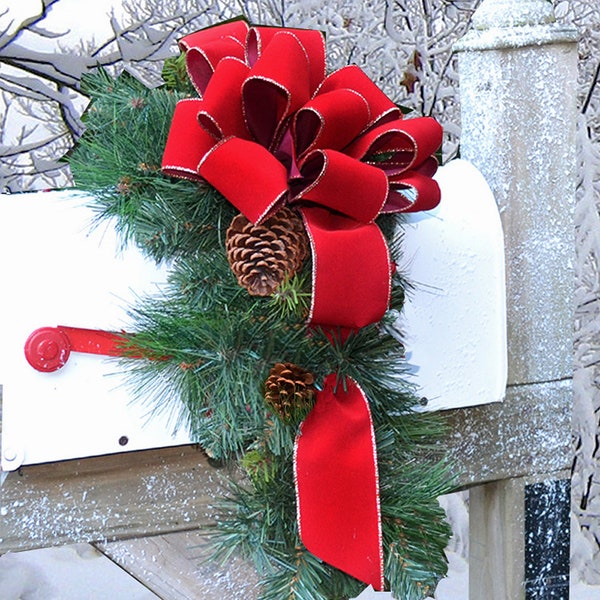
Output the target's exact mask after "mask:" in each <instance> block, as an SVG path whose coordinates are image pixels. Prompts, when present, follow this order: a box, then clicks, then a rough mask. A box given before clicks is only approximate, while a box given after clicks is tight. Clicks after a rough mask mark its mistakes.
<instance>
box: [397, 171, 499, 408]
mask: <svg viewBox="0 0 600 600" xmlns="http://www.w3.org/2000/svg"><path fill="white" fill-rule="evenodd" d="M436 180H437V181H438V183H439V185H440V188H441V190H442V201H441V202H440V204H439V206H438V207H437V208H435V209H434V210H432V211H429V212H426V213H414V214H411V215H408V225H407V226H406V227H405V237H404V245H403V248H404V256H405V261H406V264H405V265H402V268H403V270H404V271H405V272H406V273H407V277H408V279H409V281H411V282H412V283H413V284H414V285H415V289H414V291H413V292H412V293H410V294H409V297H408V301H407V302H406V304H405V307H404V311H403V313H402V324H401V328H402V331H403V332H404V336H405V345H406V351H407V359H408V362H409V363H410V364H411V365H414V369H415V378H414V381H415V383H416V384H417V385H418V386H419V390H420V394H421V395H422V397H423V398H424V399H425V398H426V399H427V403H426V406H425V407H424V408H425V409H427V410H436V409H446V408H460V407H465V406H472V405H477V404H487V403H490V402H497V401H500V400H502V399H503V397H504V393H505V389H506V379H507V351H506V299H505V298H506V289H505V277H504V238H503V234H502V225H501V223H500V215H499V213H498V209H497V207H496V203H495V201H494V197H493V195H492V192H491V191H490V188H489V187H488V185H487V183H486V182H485V180H484V178H483V176H482V175H481V173H479V171H478V170H477V169H476V168H475V167H474V166H473V165H472V164H470V163H469V162H467V161H464V160H454V161H451V162H450V163H448V164H447V165H446V166H444V167H442V168H440V169H439V170H438V172H437V174H436Z"/></svg>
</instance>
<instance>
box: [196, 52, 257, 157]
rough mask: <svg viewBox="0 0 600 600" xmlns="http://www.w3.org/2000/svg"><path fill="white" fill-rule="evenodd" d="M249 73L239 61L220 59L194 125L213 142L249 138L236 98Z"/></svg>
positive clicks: (240, 104)
mask: <svg viewBox="0 0 600 600" xmlns="http://www.w3.org/2000/svg"><path fill="white" fill-rule="evenodd" d="M249 71H250V69H249V68H248V67H247V66H246V64H245V63H243V62H242V61H241V60H238V59H237V58H224V59H223V60H222V61H221V62H220V63H219V65H218V67H217V69H216V70H215V73H214V75H213V77H212V78H211V80H210V82H209V83H208V85H207V87H206V92H205V94H204V98H203V100H202V104H201V105H200V106H199V109H200V110H199V111H198V122H199V123H200V125H201V126H202V127H203V128H204V129H205V130H206V131H207V132H208V133H210V135H211V136H213V137H214V138H215V141H216V140H219V139H221V138H224V137H229V136H236V137H241V138H244V139H249V138H250V134H249V132H248V129H247V127H246V120H245V118H244V113H243V109H242V97H241V96H240V94H239V90H240V87H241V85H242V84H243V82H244V81H245V80H246V78H247V77H248V73H249ZM198 162H200V161H198ZM196 166H198V165H196Z"/></svg>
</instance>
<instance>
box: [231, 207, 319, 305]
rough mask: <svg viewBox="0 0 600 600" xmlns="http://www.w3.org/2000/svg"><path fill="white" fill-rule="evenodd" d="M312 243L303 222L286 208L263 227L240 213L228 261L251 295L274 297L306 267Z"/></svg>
mask: <svg viewBox="0 0 600 600" xmlns="http://www.w3.org/2000/svg"><path fill="white" fill-rule="evenodd" d="M308 243H309V242H308V236H307V234H306V231H305V229H304V224H303V222H302V219H301V218H300V215H299V214H298V213H297V212H296V211H295V210H292V209H291V208H287V207H285V208H282V209H281V210H279V211H278V212H277V213H276V214H275V215H273V216H272V217H271V218H269V219H267V220H266V221H264V223H261V224H260V225H254V224H253V223H251V222H250V221H248V219H246V217H245V216H244V215H241V214H240V215H237V216H236V217H235V218H234V219H233V221H232V222H231V225H230V226H229V228H228V229H227V236H226V249H227V259H228V260H229V264H230V265H231V269H232V271H233V272H234V274H235V276H236V277H237V280H238V282H239V284H240V285H241V286H242V287H244V288H246V289H247V290H248V293H249V294H250V295H252V296H270V295H271V294H273V292H275V291H276V290H277V288H278V287H279V286H280V285H281V283H283V281H284V280H285V279H286V277H292V276H293V275H294V274H295V273H296V272H297V271H298V270H299V269H300V268H301V267H302V264H303V263H304V260H305V259H306V257H307V255H308Z"/></svg>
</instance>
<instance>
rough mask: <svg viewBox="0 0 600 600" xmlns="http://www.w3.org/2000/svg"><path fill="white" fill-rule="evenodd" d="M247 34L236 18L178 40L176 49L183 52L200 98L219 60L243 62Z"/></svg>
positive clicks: (245, 24)
mask: <svg viewBox="0 0 600 600" xmlns="http://www.w3.org/2000/svg"><path fill="white" fill-rule="evenodd" d="M247 33H248V24H247V23H246V21H244V20H241V19H238V20H236V21H231V22H229V23H222V24H221V25H218V26H216V27H207V28H206V29H201V30H200V31H196V32H194V33H191V34H189V35H186V36H185V37H183V38H181V40H179V47H180V48H181V50H182V52H185V60H186V65H187V70H188V74H189V76H190V79H191V81H192V83H193V84H194V87H195V88H196V90H197V91H198V94H200V96H202V95H203V94H204V91H205V90H206V86H207V85H208V82H209V81H210V78H211V77H212V75H213V73H214V72H215V69H216V68H217V65H218V64H219V61H220V60H221V59H222V58H225V57H235V58H239V59H242V60H243V59H244V40H245V39H246V34H247Z"/></svg>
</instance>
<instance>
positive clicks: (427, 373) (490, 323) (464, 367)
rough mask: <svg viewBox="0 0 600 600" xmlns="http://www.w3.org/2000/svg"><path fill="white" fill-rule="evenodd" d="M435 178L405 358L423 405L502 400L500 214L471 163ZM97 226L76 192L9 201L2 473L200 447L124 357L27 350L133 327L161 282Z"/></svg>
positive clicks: (409, 265) (413, 236)
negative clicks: (130, 372) (63, 329)
mask: <svg viewBox="0 0 600 600" xmlns="http://www.w3.org/2000/svg"><path fill="white" fill-rule="evenodd" d="M436 177H437V180H438V182H439V183H440V186H441V189H442V202H441V204H440V205H439V207H438V208H436V209H435V210H433V211H430V212H428V213H417V214H414V215H410V216H409V217H408V225H407V227H406V228H405V240H404V255H405V259H406V264H405V265H402V268H403V270H404V271H405V272H407V275H408V278H409V280H410V281H412V282H413V283H414V284H415V290H414V291H413V292H412V293H411V294H410V296H409V299H408V301H407V303H406V307H405V310H404V312H403V315H402V328H403V331H404V334H405V342H406V348H407V358H408V361H409V363H411V364H412V365H414V366H415V370H416V373H415V382H416V383H417V384H418V386H419V388H420V393H421V394H422V396H423V397H426V398H427V399H428V403H427V407H426V408H427V409H438V408H456V407H461V406H468V405H473V404H482V403H487V402H494V401H498V400H501V399H502V397H503V395H504V389H505V386H506V331H505V318H506V317H505V299H504V297H505V290H504V259H503V257H504V252H503V238H502V230H501V226H500V219H499V215H498V212H497V210H496V206H495V203H494V199H493V197H492V194H491V192H490V190H489V188H488V186H487V185H486V183H485V181H484V180H483V178H482V176H481V175H480V174H479V172H478V171H477V170H476V169H475V168H474V167H473V166H472V165H470V164H469V163H467V162H465V161H461V160H458V161H453V162H452V163H450V164H449V165H447V166H445V167H443V168H441V169H440V170H439V171H438V174H437V176H436ZM92 221H93V212H92V211H91V209H90V208H88V207H86V197H85V196H83V195H78V194H77V193H75V192H47V193H33V194H20V195H14V196H0V257H1V258H0V277H1V279H2V291H3V292H2V310H1V311H0V328H1V331H2V338H1V340H0V384H2V387H3V415H2V419H3V423H2V463H1V466H2V470H4V471H10V470H14V469H17V468H18V467H20V466H21V465H25V464H34V463H41V462H49V461H55V460H65V459H70V458H81V457H86V456H95V455H101V454H110V453H115V452H122V451H126V450H140V449H145V448H157V447H164V446H170V445H178V444H186V443H189V442H190V440H189V437H188V434H187V432H186V431H184V430H179V431H176V430H175V429H174V428H175V424H174V422H170V421H169V418H168V415H165V414H163V413H158V414H153V415H152V418H150V414H149V411H150V410H151V408H150V407H148V406H145V405H143V404H142V403H141V402H139V401H136V400H134V399H133V398H132V397H131V395H130V393H129V388H128V386H127V384H126V381H125V380H126V376H125V375H124V374H122V373H119V372H118V370H119V365H118V363H117V362H115V360H114V359H110V358H107V357H104V356H99V355H93V354H85V353H78V352H74V353H72V354H71V356H70V357H69V358H68V361H67V362H66V363H65V364H64V366H63V367H62V368H60V369H57V370H52V369H47V371H49V372H40V371H38V370H36V369H34V368H32V366H31V365H30V364H29V362H28V359H27V358H26V356H25V352H24V346H25V344H26V341H27V340H28V338H30V336H31V334H32V333H33V332H34V331H37V330H38V329H39V328H48V327H49V328H55V327H57V326H67V329H68V328H84V329H97V330H105V331H113V332H114V331H116V332H118V331H120V330H124V331H127V330H128V325H129V321H128V318H127V309H128V307H129V306H131V305H133V304H135V299H136V296H138V297H139V296H140V295H144V294H147V293H152V291H153V290H155V289H156V286H157V285H160V284H161V283H163V282H164V280H165V271H163V270H160V269H157V267H156V266H155V264H154V263H153V262H152V261H150V260H148V259H146V258H144V257H143V256H142V254H141V253H140V252H139V251H137V250H135V249H133V248H129V249H126V250H122V251H119V242H118V239H117V235H116V233H115V231H114V228H113V227H112V226H111V225H110V224H107V223H106V222H103V223H102V225H101V226H99V227H98V228H92V227H91V224H92ZM51 333H52V332H51ZM67 333H68V331H67ZM61 335H62V334H61ZM59 338H60V335H59V336H58V338H55V337H52V339H51V340H50V341H49V342H48V341H47V340H46V339H45V338H44V337H43V335H42V336H41V337H36V338H35V340H34V343H33V345H34V346H35V347H36V349H38V350H40V352H41V355H42V362H44V361H46V359H48V358H49V359H52V360H54V357H55V356H59V358H60V361H59V362H64V360H63V359H65V358H66V357H64V356H62V355H59V354H60V353H59V352H58V351H57V349H56V339H59ZM30 339H31V338H30ZM50 355H52V356H50ZM29 358H30V360H31V357H29ZM44 364H45V363H44Z"/></svg>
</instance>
